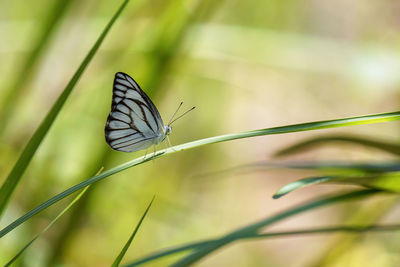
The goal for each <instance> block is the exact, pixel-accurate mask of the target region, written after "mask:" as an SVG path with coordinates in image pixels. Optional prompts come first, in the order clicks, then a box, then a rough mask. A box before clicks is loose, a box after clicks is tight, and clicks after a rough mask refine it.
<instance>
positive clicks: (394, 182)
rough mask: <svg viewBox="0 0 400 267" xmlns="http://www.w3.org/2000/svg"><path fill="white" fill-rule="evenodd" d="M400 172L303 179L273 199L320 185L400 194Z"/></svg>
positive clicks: (285, 187)
mask: <svg viewBox="0 0 400 267" xmlns="http://www.w3.org/2000/svg"><path fill="white" fill-rule="evenodd" d="M399 178H400V172H388V173H380V174H370V175H351V174H349V175H337V176H318V177H308V178H303V179H300V180H297V181H294V182H292V183H289V184H287V185H285V186H283V187H282V188H281V189H279V190H278V192H276V193H275V194H274V195H273V198H275V199H277V198H280V197H282V196H284V195H286V194H288V193H290V192H293V191H294V190H297V189H300V188H303V187H305V186H310V185H314V184H320V183H338V184H354V185H360V186H365V187H368V188H374V189H378V190H385V191H390V192H399V190H400V186H399V183H398V181H399Z"/></svg>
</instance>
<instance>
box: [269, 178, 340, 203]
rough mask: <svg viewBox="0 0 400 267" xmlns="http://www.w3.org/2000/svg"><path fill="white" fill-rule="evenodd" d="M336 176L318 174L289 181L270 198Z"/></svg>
mask: <svg viewBox="0 0 400 267" xmlns="http://www.w3.org/2000/svg"><path fill="white" fill-rule="evenodd" d="M336 178H337V177H334V176H318V177H309V178H304V179H300V180H297V181H295V182H293V183H289V184H287V185H285V186H283V187H282V188H281V189H279V190H278V192H276V193H275V194H274V195H273V196H272V198H274V199H278V198H280V197H282V196H284V195H286V194H289V193H290V192H292V191H294V190H297V189H299V188H302V187H305V186H309V185H313V184H320V183H324V182H328V181H332V180H334V179H336Z"/></svg>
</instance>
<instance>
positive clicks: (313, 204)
mask: <svg viewBox="0 0 400 267" xmlns="http://www.w3.org/2000/svg"><path fill="white" fill-rule="evenodd" d="M377 192H379V191H377V190H360V191H353V192H350V193H345V194H341V195H336V196H332V197H325V198H322V199H319V200H314V201H310V202H308V203H305V204H303V205H298V206H297V207H294V208H291V209H288V210H286V211H283V212H281V213H278V214H277V215H275V216H272V217H268V218H266V219H264V220H261V221H259V222H256V223H254V224H251V225H249V226H245V227H243V228H240V229H238V230H236V231H233V232H231V233H229V234H227V235H225V236H222V237H221V238H220V239H218V240H217V241H215V242H213V243H211V244H209V245H207V246H204V247H203V248H200V249H197V250H195V251H194V252H193V253H191V254H189V255H187V256H186V257H184V258H183V259H181V260H179V261H177V262H176V263H174V264H172V265H171V266H174V267H179V266H188V265H190V264H193V263H195V262H197V261H199V260H200V259H201V258H203V257H205V256H207V255H208V254H210V253H212V252H214V251H215V250H217V249H219V248H221V247H223V246H226V245H227V244H230V243H232V242H234V241H236V240H238V239H242V238H244V237H246V236H249V235H255V234H257V232H258V231H260V230H262V228H264V227H266V226H269V225H271V224H273V223H276V222H278V221H281V220H283V219H286V218H289V217H291V216H293V215H296V214H300V213H303V212H305V211H308V210H312V209H315V208H318V207H322V206H326V205H330V204H335V203H339V202H342V201H345V200H346V201H348V200H352V199H357V198H361V197H367V196H370V195H372V194H375V193H377Z"/></svg>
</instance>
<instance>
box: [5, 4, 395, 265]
mask: <svg viewBox="0 0 400 267" xmlns="http://www.w3.org/2000/svg"><path fill="white" fill-rule="evenodd" d="M120 2H121V1H105V0H101V1H93V0H86V1H76V0H68V1H50V0H38V1H22V0H15V1H2V2H1V3H0V73H1V75H0V88H1V89H0V100H1V107H0V112H1V113H0V114H1V121H0V123H1V128H0V174H1V176H0V182H3V181H4V179H5V178H6V176H7V174H8V173H9V171H10V170H11V168H12V166H13V164H14V163H15V161H16V160H17V158H18V156H19V155H20V153H21V151H22V149H23V148H24V146H25V145H26V143H27V142H28V140H29V138H30V137H31V136H32V134H33V132H34V131H35V129H36V128H37V127H38V125H39V124H40V122H41V121H42V119H43V118H44V116H45V114H46V113H47V112H48V110H49V109H50V108H51V106H52V105H53V103H54V102H55V100H56V99H57V97H58V96H59V94H60V93H61V91H62V90H63V88H64V87H65V85H66V83H67V82H68V81H69V79H70V78H71V76H72V75H73V73H74V72H75V70H76V69H77V67H78V66H79V64H80V63H81V61H82V59H83V58H84V56H85V55H86V53H87V52H88V50H89V49H90V47H91V45H92V44H93V43H94V41H95V39H96V38H97V36H98V35H99V34H100V32H101V31H102V29H103V27H104V26H105V25H106V23H107V22H108V20H109V19H110V17H111V16H112V15H113V13H114V12H115V10H116V9H117V8H118V6H119V4H120ZM399 13H400V2H399V1H395V0H387V1H386V0H385V1H345V0H338V1H327V0H318V1H317V0H307V1H280V0H268V1H254V0H251V1H207V0H203V1H196V0H190V1H183V0H169V1H161V0H154V1H144V0H141V1H131V3H129V4H128V7H127V8H126V10H125V11H124V12H123V14H122V16H121V18H120V19H118V21H117V23H116V24H115V25H114V27H113V28H112V30H111V32H110V34H109V35H108V36H107V37H106V40H105V42H104V43H103V45H102V46H101V48H100V50H99V51H98V53H97V55H96V56H95V58H94V60H93V61H92V62H91V63H90V65H89V67H88V69H87V70H86V71H85V73H84V75H83V76H82V78H81V80H80V81H79V83H78V85H77V87H76V88H75V91H74V92H73V94H72V95H71V97H70V98H69V99H68V101H67V103H66V105H65V106H64V108H63V109H62V111H61V113H60V115H59V116H58V118H57V120H56V122H55V124H54V125H53V127H52V128H51V131H50V132H49V134H48V135H47V137H46V138H45V140H44V142H43V143H42V145H41V147H40V149H39V150H38V152H37V154H36V155H35V157H34V159H33V161H32V162H31V164H30V166H29V168H28V169H27V172H26V173H25V175H24V179H23V180H22V182H21V183H20V185H19V187H18V188H17V191H16V193H15V194H14V196H13V197H12V200H11V204H10V206H9V208H8V210H7V211H6V213H5V215H4V216H3V218H2V220H1V223H0V224H1V226H2V227H4V226H5V225H7V224H8V223H10V222H12V221H13V220H14V219H15V218H17V217H19V216H21V215H23V214H24V213H25V212H26V211H28V210H30V209H31V208H33V207H35V206H37V205H39V204H40V203H42V202H43V201H45V200H47V199H48V198H49V197H51V196H53V195H55V194H57V193H59V192H61V191H63V190H64V189H66V188H68V187H70V186H72V185H74V184H76V183H78V182H80V181H83V180H85V179H87V178H88V177H90V176H92V175H93V174H94V173H96V172H97V170H98V169H99V168H100V167H101V166H104V167H105V168H106V169H108V168H111V167H113V166H116V165H118V164H121V163H123V162H126V161H128V160H131V159H134V158H136V157H138V156H142V155H143V154H144V151H140V152H137V153H131V154H127V153H121V152H115V151H112V150H111V149H110V148H109V147H108V146H107V144H106V143H105V140H104V125H105V120H106V118H107V115H108V113H109V111H110V105H111V95H112V80H113V77H114V74H115V72H117V71H123V72H126V73H128V74H130V75H131V76H132V77H134V78H135V79H136V81H137V82H138V83H139V84H140V85H141V86H142V88H143V89H144V90H145V91H146V92H147V93H148V95H149V96H150V97H151V98H152V99H153V102H154V103H155V104H156V105H157V107H158V109H159V110H160V113H161V115H162V117H163V119H164V121H168V120H169V118H170V116H171V115H172V113H173V112H174V111H175V109H176V108H177V106H178V104H179V103H180V101H184V107H186V108H190V107H191V106H196V107H197V109H196V110H195V111H193V112H191V113H189V114H188V115H186V116H185V117H184V118H182V119H180V120H179V121H177V122H176V123H175V124H174V127H173V133H172V135H171V136H170V138H171V142H172V144H175V145H176V144H180V143H184V142H187V141H191V140H196V139H200V138H205V137H210V136H215V135H220V134H225V133H233V132H240V131H246V130H252V129H260V128H267V127H273V126H281V125H287V124H294V123H301V122H307V121H316V120H326V119H335V118H343V117H351V116H357V115H366V114H372V113H383V112H390V111H396V110H397V109H398V107H399V100H400V93H399V92H400V91H399V85H400V50H399V47H400V46H399V45H400V16H399V15H398V14H399ZM398 130H399V128H398V124H396V123H386V124H374V125H366V126H352V127H348V128H341V129H335V130H326V131H316V132H309V133H296V134H288V135H276V136H266V137H257V138H251V139H244V140H238V141H233V142H227V143H221V144H215V145H209V146H204V147H201V148H197V149H194V150H190V151H184V152H180V153H176V154H173V155H170V156H168V157H163V158H160V159H157V160H155V161H153V162H148V163H146V164H144V165H140V166H138V167H135V168H131V169H128V170H126V171H124V172H121V173H119V174H117V175H114V176H111V177H109V178H107V179H106V180H104V181H102V182H100V183H97V184H95V185H94V186H92V187H91V188H90V190H89V192H88V193H87V194H86V195H85V196H84V197H83V199H81V200H80V202H79V203H77V205H76V207H75V208H74V209H72V210H71V211H70V212H69V213H68V214H67V215H66V216H65V217H63V218H62V220H60V221H59V222H58V223H57V224H56V225H55V226H54V227H53V228H52V229H51V230H50V231H49V232H48V233H46V234H45V235H44V236H42V237H41V238H40V239H39V240H38V241H37V242H36V244H35V245H34V246H32V247H31V248H29V250H27V251H26V253H25V254H24V255H23V257H22V259H21V260H20V261H19V262H18V263H17V265H21V266H46V265H47V266H55V265H59V266H109V265H110V264H111V263H112V261H113V260H114V258H115V257H116V256H117V255H118V253H119V251H120V250H121V248H122V246H123V245H124V243H125V242H126V240H127V238H128V236H129V234H130V233H131V231H132V230H133V228H134V226H135V225H136V223H137V221H138V220H139V218H140V216H141V214H142V213H143V211H144V209H145V207H146V205H147V204H148V202H149V201H150V200H151V198H152V196H153V195H156V199H155V202H154V204H153V206H152V208H151V210H150V213H149V214H148V216H147V218H146V219H145V222H144V224H143V226H142V228H141V229H140V231H139V233H138V235H137V236H136V238H135V241H134V244H133V246H132V247H131V248H130V250H129V251H128V253H127V255H126V257H125V260H126V261H128V260H133V259H135V258H138V257H140V256H143V255H145V254H147V253H149V252H154V251H156V250H159V249H161V248H166V247H170V246H173V245H178V244H182V243H186V242H191V241H198V240H202V239H206V238H212V237H217V236H219V235H221V234H224V233H226V232H229V231H231V230H234V229H236V228H238V227H241V226H243V225H246V224H249V223H252V222H254V221H256V220H258V219H261V218H264V217H266V216H268V215H272V214H274V213H275V212H278V211H281V210H283V209H284V208H287V207H292V206H293V205H295V204H296V203H300V202H302V201H304V200H307V199H311V198H312V197H314V196H321V195H324V194H326V193H328V192H336V191H337V190H343V188H344V187H343V186H340V187H338V186H333V185H329V186H327V185H324V186H320V187H309V188H305V189H303V190H301V191H299V192H295V193H293V194H289V195H288V196H286V197H284V198H282V199H279V200H273V199H272V198H271V196H272V194H273V193H274V192H275V191H276V190H277V189H279V188H280V187H281V186H283V185H284V184H286V183H288V182H290V181H293V180H295V179H297V178H300V177H306V176H310V175H311V173H310V172H309V171H293V170H276V169H275V170H272V169H266V170H258V171H250V172H245V173H243V172H241V173H236V172H227V173H224V174H218V175H216V174H215V175H203V174H205V173H210V172H214V171H218V170H221V169H229V168H232V167H235V166H238V165H243V164H248V163H253V162H259V161H266V162H267V161H270V160H275V159H273V158H272V155H273V153H274V152H276V151H277V150H278V149H281V148H284V147H285V146H287V145H290V144H293V143H295V142H297V141H299V140H303V139H304V138H310V137H312V136H317V135H321V134H324V133H329V134H336V133H337V134H339V133H340V134H357V135H361V136H366V137H371V138H374V139H379V140H386V141H398V140H399V138H400V135H399V131H398ZM163 147H164V144H162V145H160V147H159V148H163ZM392 159H393V157H392V156H390V155H388V154H385V153H383V152H378V151H375V150H371V149H366V148H363V147H359V146H354V145H346V144H344V145H343V144H335V145H334V146H332V145H331V146H326V147H322V148H319V149H316V150H313V151H309V152H306V153H302V154H300V155H295V156H292V157H291V158H290V160H300V161H306V160H309V161H311V160H342V161H346V162H351V161H367V160H392ZM348 188H352V187H350V186H347V187H346V189H348ZM70 200H71V198H69V199H67V200H65V201H62V202H61V203H59V204H57V205H55V206H52V207H51V208H50V209H48V210H46V211H44V212H42V213H40V214H39V215H37V216H36V217H35V218H34V219H32V220H30V221H29V222H28V223H25V224H24V225H22V226H21V227H19V228H18V229H16V230H15V231H13V232H11V233H10V234H9V235H7V236H6V237H4V238H3V239H2V240H1V241H0V261H1V262H0V264H2V263H5V262H6V261H7V260H9V259H10V258H11V257H12V256H14V255H15V253H16V252H17V251H18V250H19V249H20V248H21V247H23V246H24V245H25V244H26V242H28V241H29V240H30V239H31V238H32V237H33V236H34V235H35V234H36V233H38V232H39V231H40V230H41V229H43V228H44V227H45V226H46V225H47V224H48V223H49V222H50V221H51V220H52V219H53V218H54V217H55V216H56V214H57V213H58V212H59V211H60V210H62V209H63V208H64V207H65V206H66V205H67V204H68V202H69V201H70ZM394 201H395V199H394V198H393V197H382V198H374V199H371V200H369V201H366V202H364V203H352V204H346V205H339V206H335V207H330V208H324V209H321V210H318V211H313V212H311V213H307V214H303V215H301V216H297V217H294V218H292V219H290V220H286V221H285V222H283V223H280V224H279V225H277V226H276V227H274V228H273V229H297V228H301V227H312V226H323V225H333V224H340V223H343V222H346V221H348V220H349V218H350V217H351V216H353V215H354V214H355V213H356V212H357V211H359V210H362V209H365V208H367V207H368V208H370V209H372V210H379V212H381V213H382V216H383V217H382V220H383V221H387V222H391V221H396V220H398V219H399V217H400V210H399V209H397V208H396V205H393V204H390V203H394ZM388 203H389V204H388ZM378 207H379V208H378ZM386 207H387V208H386ZM384 212H387V214H384ZM352 237H354V236H352ZM399 237H400V236H399V235H398V234H396V233H389V234H383V233H381V234H377V233H373V234H365V235H363V236H362V237H359V238H358V239H357V242H354V240H353V241H352V242H353V243H352V245H351V246H349V247H348V248H347V249H345V250H343V251H342V252H341V253H338V254H336V255H335V256H332V257H328V255H329V252H331V251H332V250H333V249H336V248H337V247H338V246H339V245H338V244H343V243H345V241H346V242H349V238H348V236H344V235H333V234H332V235H318V236H303V237H290V238H281V239H273V240H272V239H271V240H258V241H246V242H238V243H236V244H234V245H231V246H229V247H227V248H224V249H221V250H219V251H218V252H217V253H213V254H212V255H210V256H209V257H207V258H206V259H204V260H203V261H201V262H200V263H199V266H396V263H397V264H400V257H399V255H398V253H397V252H398V251H399V249H400V243H399V242H398V241H396V240H400V239H399ZM341 240H345V241H343V242H341ZM174 259H176V258H169V259H167V260H162V261H157V262H154V263H152V264H151V265H150V266H165V265H166V264H168V263H170V262H171V261H173V260H174ZM327 259H328V260H327Z"/></svg>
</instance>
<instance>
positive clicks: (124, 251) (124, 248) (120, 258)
mask: <svg viewBox="0 0 400 267" xmlns="http://www.w3.org/2000/svg"><path fill="white" fill-rule="evenodd" d="M154 197H155V196H154ZM154 197H153V199H152V200H151V201H150V204H149V205H148V206H147V209H146V211H145V212H144V213H143V215H142V218H140V220H139V222H138V224H137V225H136V227H135V230H134V231H133V233H132V234H131V236H130V237H129V239H128V241H127V242H126V244H125V246H124V247H123V248H122V250H121V252H120V253H119V255H118V257H117V258H116V259H115V261H114V262H113V264H112V265H111V266H112V267H117V266H119V264H120V263H121V260H122V258H123V257H124V256H125V253H126V251H127V250H128V248H129V246H130V245H131V243H132V240H133V238H134V237H135V235H136V233H137V231H138V230H139V227H140V225H141V224H142V222H143V220H144V218H145V217H146V215H147V212H148V211H149V209H150V207H151V204H153V201H154Z"/></svg>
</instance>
